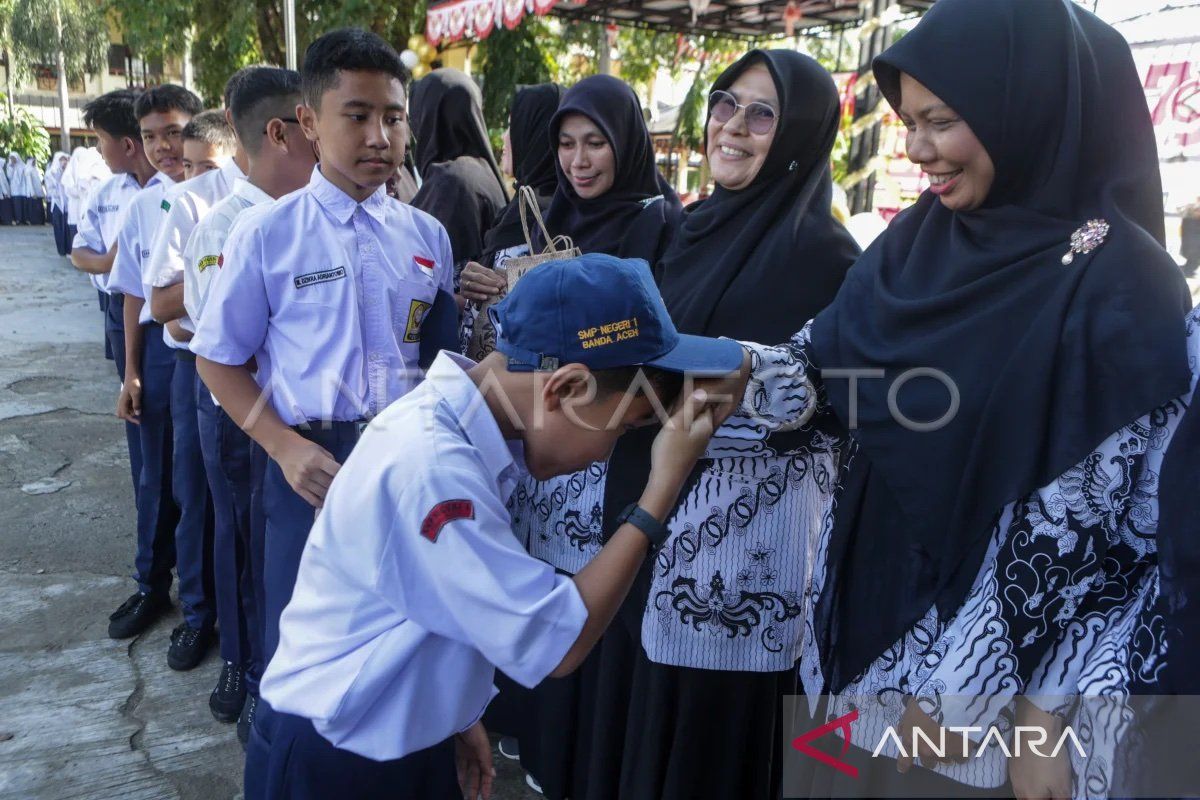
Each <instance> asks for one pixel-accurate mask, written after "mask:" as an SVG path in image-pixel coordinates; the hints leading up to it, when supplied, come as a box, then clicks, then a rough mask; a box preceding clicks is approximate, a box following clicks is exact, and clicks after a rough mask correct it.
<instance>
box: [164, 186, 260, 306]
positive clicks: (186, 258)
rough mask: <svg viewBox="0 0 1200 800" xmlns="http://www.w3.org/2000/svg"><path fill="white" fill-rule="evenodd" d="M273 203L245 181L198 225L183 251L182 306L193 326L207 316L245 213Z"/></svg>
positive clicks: (214, 207) (258, 189)
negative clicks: (212, 291) (225, 256)
mask: <svg viewBox="0 0 1200 800" xmlns="http://www.w3.org/2000/svg"><path fill="white" fill-rule="evenodd" d="M272 202H274V198H272V197H271V195H269V194H267V193H266V192H264V191H263V190H262V189H260V188H258V187H257V186H255V185H254V184H252V183H251V182H250V181H248V180H246V179H245V178H239V179H237V180H236V181H234V183H233V190H232V191H231V192H230V193H229V196H228V197H226V198H225V199H223V200H221V201H220V202H219V203H217V204H216V205H214V206H213V207H212V210H211V211H209V212H208V216H206V217H204V218H203V219H202V220H200V221H199V222H198V223H197V224H196V229H195V230H193V231H192V235H191V236H190V237H188V241H187V246H185V247H184V248H183V305H184V308H186V309H187V313H188V316H189V317H191V319H192V322H193V324H194V323H195V322H196V321H197V320H199V319H200V315H201V314H202V313H203V312H204V304H205V302H206V301H207V300H208V290H209V287H210V286H211V285H212V279H213V275H215V274H216V273H217V271H218V269H219V268H220V267H219V264H220V262H221V251H222V250H224V249H225V242H226V240H227V239H228V238H229V233H230V231H231V230H233V224H234V223H235V222H237V220H238V219H239V218H240V217H241V215H242V212H243V211H245V210H246V209H248V208H252V207H254V206H259V205H264V204H267V203H272Z"/></svg>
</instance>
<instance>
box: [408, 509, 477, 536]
mask: <svg viewBox="0 0 1200 800" xmlns="http://www.w3.org/2000/svg"><path fill="white" fill-rule="evenodd" d="M456 519H475V504H474V503H472V502H471V501H470V500H443V501H442V502H440V503H438V504H437V505H436V506H434V507H433V508H432V509H430V510H429V513H428V514H426V515H425V520H424V521H423V522H422V523H421V535H422V536H424V537H425V538H426V539H428V540H429V541H431V542H436V541H437V538H438V534H440V533H441V532H442V528H444V527H445V526H446V524H447V523H450V522H453V521H454V520H456Z"/></svg>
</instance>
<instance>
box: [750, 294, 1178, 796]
mask: <svg viewBox="0 0 1200 800" xmlns="http://www.w3.org/2000/svg"><path fill="white" fill-rule="evenodd" d="M1187 340H1188V348H1189V356H1190V363H1191V367H1192V385H1193V386H1195V383H1196V380H1197V376H1198V375H1200V309H1194V310H1193V311H1192V312H1191V313H1190V314H1189V316H1188V318H1187ZM808 345H809V339H808V328H807V327H806V328H805V330H804V331H801V333H799V334H797V336H796V337H795V338H794V339H793V341H792V342H791V343H790V345H788V346H787V347H782V348H755V350H756V365H757V364H763V365H766V364H770V365H771V367H772V370H773V373H774V375H773V377H772V378H771V380H772V381H774V382H775V383H774V384H772V385H768V386H766V387H765V388H764V389H763V392H762V393H761V396H762V397H763V398H766V402H767V404H768V405H770V402H771V398H779V400H782V399H783V396H784V394H786V393H783V392H780V391H779V388H778V382H779V381H782V380H786V376H787V375H788V374H791V375H792V376H793V380H795V379H796V378H797V376H799V375H800V374H801V372H804V371H807V370H808V368H809V361H808V358H809V353H808ZM756 369H757V367H756ZM1190 396H1191V392H1190V391H1189V392H1188V394H1187V395H1184V396H1182V397H1180V398H1177V399H1175V400H1172V401H1170V402H1167V403H1165V404H1163V405H1162V406H1160V407H1158V408H1156V409H1154V410H1153V411H1151V412H1150V413H1148V414H1146V415H1145V416H1142V417H1140V418H1139V419H1137V420H1134V421H1132V422H1131V423H1129V424H1128V425H1126V426H1125V427H1123V428H1121V429H1120V430H1118V431H1117V432H1115V433H1113V434H1112V435H1111V436H1109V437H1108V438H1106V439H1105V440H1104V441H1103V442H1101V443H1100V444H1099V445H1098V446H1097V447H1096V448H1095V449H1094V450H1093V452H1092V453H1091V454H1089V455H1088V456H1087V457H1086V458H1085V459H1083V461H1081V462H1080V463H1079V464H1077V465H1076V466H1075V467H1073V468H1071V469H1070V470H1068V471H1067V472H1066V473H1064V474H1063V475H1062V476H1060V477H1059V478H1058V479H1056V480H1055V481H1053V482H1051V483H1050V484H1048V485H1046V486H1044V487H1042V488H1041V489H1039V490H1038V491H1036V492H1033V493H1032V494H1030V495H1028V496H1027V497H1024V498H1022V499H1020V500H1019V501H1017V502H1014V503H1011V504H1009V505H1008V506H1006V507H1005V508H1004V509H1002V510H1001V511H1000V513H999V514H998V518H997V522H996V524H995V526H994V528H993V530H992V533H991V538H990V542H989V548H988V553H987V557H986V559H985V562H984V565H983V567H982V569H981V570H980V571H979V573H978V574H977V576H976V578H975V581H974V584H973V586H972V589H971V592H970V594H969V595H968V597H967V600H966V602H965V603H964V604H963V606H962V607H961V608H960V609H959V610H958V612H957V613H956V614H955V615H954V616H953V617H952V618H951V619H948V620H942V619H939V617H938V615H937V613H936V609H933V608H931V609H930V610H929V612H928V613H927V614H926V615H925V617H924V618H923V619H922V620H920V621H919V622H918V623H917V624H916V625H914V626H913V627H912V628H911V629H910V630H909V631H908V632H907V633H906V634H905V635H904V636H903V637H902V638H901V639H900V640H899V641H897V642H895V643H894V644H893V645H892V646H891V647H890V648H888V649H887V651H886V652H884V653H882V654H880V656H879V657H878V658H877V659H876V660H875V661H874V662H873V663H872V664H871V665H870V667H868V668H867V669H866V670H865V671H864V672H863V673H862V674H860V675H859V676H858V677H857V678H856V679H855V680H854V681H852V682H851V683H850V685H848V686H847V687H846V688H845V689H844V690H843V692H841V693H840V695H839V697H838V699H837V700H835V701H834V704H833V707H831V708H830V709H829V715H830V716H831V717H833V716H839V715H841V714H843V713H846V712H848V711H849V710H850V704H851V703H852V702H853V703H854V704H855V706H856V707H857V708H858V711H859V715H860V716H859V721H858V722H856V723H855V738H856V740H861V741H865V742H869V743H871V744H869V745H868V746H869V747H873V746H874V744H875V743H877V742H879V741H880V739H881V738H882V737H883V734H884V731H885V730H886V728H887V726H889V725H898V723H899V720H900V716H901V714H902V712H903V710H904V706H905V702H906V698H907V697H908V696H915V697H917V698H921V699H922V701H923V707H925V708H927V709H928V710H930V712H931V716H933V717H934V719H935V720H937V721H938V722H939V723H941V724H942V725H944V726H947V727H949V726H972V725H974V726H982V727H987V726H989V725H996V726H997V727H999V728H1000V729H1001V730H1009V729H1011V726H1012V724H1013V722H1012V701H1013V698H1014V697H1015V696H1016V695H1018V694H1021V695H1025V696H1026V697H1028V698H1029V699H1030V700H1032V701H1034V702H1035V703H1037V704H1039V705H1042V706H1044V707H1045V708H1046V710H1048V711H1055V712H1058V713H1062V714H1064V715H1066V717H1067V721H1068V723H1069V724H1072V725H1073V727H1074V728H1075V729H1077V730H1080V731H1084V732H1085V733H1084V734H1083V736H1084V738H1085V739H1086V741H1084V742H1083V745H1084V750H1085V752H1087V753H1088V756H1087V757H1086V758H1081V757H1079V755H1078V753H1077V752H1075V751H1074V750H1073V749H1071V748H1067V751H1068V752H1070V753H1071V757H1072V761H1073V764H1072V766H1073V769H1074V773H1075V775H1076V784H1075V795H1076V796H1077V797H1085V796H1086V797H1096V796H1104V795H1105V794H1106V793H1107V788H1108V786H1109V785H1110V783H1111V778H1112V774H1111V769H1112V764H1113V763H1114V758H1113V753H1114V750H1115V747H1116V745H1117V743H1119V742H1120V741H1121V737H1122V736H1123V735H1124V733H1125V732H1126V730H1127V728H1128V725H1129V717H1128V715H1120V714H1117V715H1105V716H1104V717H1103V718H1097V717H1098V715H1094V714H1093V711H1092V709H1091V708H1089V707H1087V706H1085V705H1082V704H1074V703H1071V702H1069V701H1071V700H1073V699H1075V698H1078V697H1079V696H1101V695H1102V696H1105V697H1107V698H1110V699H1112V698H1115V699H1121V698H1124V697H1126V696H1128V695H1129V693H1130V692H1131V690H1134V689H1136V690H1137V691H1140V692H1143V693H1145V692H1153V691H1154V685H1155V683H1156V682H1157V676H1158V673H1159V672H1160V671H1161V669H1162V666H1163V664H1164V663H1165V661H1164V660H1165V658H1166V655H1167V654H1166V647H1165V642H1164V639H1163V625H1162V610H1161V608H1160V607H1159V605H1160V602H1159V597H1158V588H1157V587H1158V575H1157V565H1156V558H1155V555H1156V546H1155V536H1156V533H1157V527H1158V475H1159V470H1160V468H1161V465H1162V460H1163V456H1164V454H1165V452H1166V450H1167V447H1168V445H1169V444H1170V441H1171V436H1172V434H1173V433H1174V431H1175V429H1176V428H1177V427H1178V425H1179V422H1180V420H1181V418H1182V417H1183V415H1184V414H1185V413H1186V412H1187V410H1188V407H1187V402H1186V401H1187V398H1189V397H1190ZM812 398H813V400H814V401H815V402H818V403H820V402H821V399H822V395H821V394H820V393H816V394H813V395H812ZM793 411H794V407H793V408H783V407H780V408H778V409H776V411H775V413H774V414H773V415H768V416H772V417H773V418H786V417H787V415H788V414H789V413H792V412H793ZM826 413H828V410H827V409H826V408H824V407H820V406H819V407H818V408H817V410H816V416H815V417H814V423H815V422H816V420H817V419H818V418H819V417H821V416H822V415H823V414H826ZM837 446H838V447H840V448H841V449H842V451H843V454H844V455H843V468H844V467H845V463H846V462H848V460H849V459H851V458H853V457H854V454H853V452H852V451H853V446H852V445H850V444H848V443H846V442H842V443H841V444H840V445H837ZM829 530H830V526H829V525H828V524H826V525H821V526H813V527H812V528H810V529H809V531H808V536H809V541H808V542H807V544H806V545H803V546H802V549H805V550H806V551H807V553H806V558H807V561H806V564H807V565H811V584H810V586H811V588H810V590H809V591H808V592H807V593H806V594H805V595H804V603H803V606H804V607H803V610H802V617H803V626H804V632H803V642H802V653H801V657H800V661H799V664H798V665H797V669H798V671H799V678H800V681H801V684H802V685H803V687H804V690H805V692H806V693H807V694H808V695H809V697H810V698H815V697H816V696H817V695H819V694H821V693H822V691H824V688H825V683H824V677H823V675H822V671H821V663H822V661H821V653H820V651H819V646H818V643H817V641H816V637H815V633H814V631H815V627H814V620H813V609H814V606H815V601H816V598H817V597H818V596H819V594H820V591H821V589H822V587H823V584H824V581H825V568H826V559H825V550H826V547H827V545H828V533H829ZM807 568H809V567H807V566H806V569H807ZM960 698H961V699H960ZM864 699H868V700H869V701H870V702H869V703H867V704H864V702H863V701H864ZM1063 701H1066V702H1063ZM889 748H890V749H891V751H892V752H890V753H889ZM883 752H884V753H888V754H890V755H892V756H893V757H894V756H895V755H897V753H896V752H894V746H893V745H891V744H888V745H885V747H884V750H883ZM936 769H937V771H938V772H940V773H942V774H944V775H946V776H947V777H950V778H953V779H955V780H958V781H961V782H963V783H967V784H970V785H974V786H981V787H983V786H998V785H1000V784H1001V783H1003V782H1004V780H1005V779H1006V777H1007V768H1006V763H1005V758H1004V756H1003V753H1002V752H1001V751H1000V750H999V748H995V747H993V748H988V749H987V752H985V753H984V754H983V755H981V756H980V757H978V758H972V759H971V760H969V761H968V762H967V763H965V764H961V765H939V766H938V767H937V768H936Z"/></svg>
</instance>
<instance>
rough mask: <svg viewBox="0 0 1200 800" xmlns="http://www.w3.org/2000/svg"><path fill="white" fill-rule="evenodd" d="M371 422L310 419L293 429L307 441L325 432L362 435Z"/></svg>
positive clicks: (294, 426) (362, 420)
mask: <svg viewBox="0 0 1200 800" xmlns="http://www.w3.org/2000/svg"><path fill="white" fill-rule="evenodd" d="M369 424H370V421H369V420H365V419H351V420H330V419H310V420H308V421H307V422H303V423H301V424H299V425H292V426H291V428H292V430H294V431H295V432H296V433H298V434H300V435H301V436H303V437H304V438H305V439H309V440H311V439H313V438H314V437H318V436H320V434H321V433H323V432H331V433H334V434H337V433H354V434H356V435H357V434H360V433H362V432H363V431H364V430H366V428H367V425H369Z"/></svg>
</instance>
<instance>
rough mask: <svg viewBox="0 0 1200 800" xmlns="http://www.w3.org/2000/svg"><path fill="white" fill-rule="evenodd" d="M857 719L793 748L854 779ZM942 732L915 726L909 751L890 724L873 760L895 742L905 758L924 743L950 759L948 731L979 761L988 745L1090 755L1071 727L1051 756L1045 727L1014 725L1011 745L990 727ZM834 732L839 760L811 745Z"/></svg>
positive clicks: (1015, 751) (832, 725)
mask: <svg viewBox="0 0 1200 800" xmlns="http://www.w3.org/2000/svg"><path fill="white" fill-rule="evenodd" d="M857 719H858V709H854V710H853V711H851V712H850V713H849V714H844V715H842V716H840V717H838V718H837V719H834V720H830V721H829V722H826V723H825V724H824V725H821V726H820V727H817V728H813V729H812V730H811V731H808V732H807V733H804V734H802V735H800V736H797V737H796V738H795V739H793V740H792V747H793V749H795V750H798V751H800V752H801V753H804V754H805V755H806V756H811V757H812V758H815V759H816V760H817V761H820V762H821V763H822V764H826V765H827V766H830V767H833V768H834V769H836V770H837V771H839V772H842V773H845V774H846V775H849V776H850V777H851V778H857V777H858V768H857V767H855V766H854V765H852V764H848V763H846V762H845V761H843V760H841V759H844V758H845V757H846V753H848V752H849V751H850V745H851V743H852V730H851V725H852V724H853V723H854V722H855V721H856V720H857ZM940 730H941V733H940V736H939V737H938V740H937V741H934V740H933V738H932V737H930V736H929V734H927V733H926V732H925V731H924V730H923V729H922V728H920V727H917V726H913V727H912V728H911V729H910V730H909V731H907V732H908V733H909V734H910V736H909V741H908V742H907V744H908V745H910V746H909V747H907V748H906V747H905V744H906V742H905V739H904V737H903V736H901V735H900V733H899V732H898V731H897V729H896V728H895V727H894V726H892V725H889V726H888V727H887V728H885V729H884V731H883V734H882V735H881V736H880V737H879V743H878V744H876V745H875V748H874V749H873V750H872V751H871V758H879V757H880V754H881V753H882V752H883V748H884V745H885V744H887V743H888V742H891V743H892V744H893V745H895V748H896V750H897V751H898V752H899V755H900V756H902V757H907V756H913V757H916V755H917V753H918V745H919V744H920V743H921V742H924V744H925V750H926V751H927V752H931V753H932V754H933V755H935V756H936V757H938V758H946V753H947V747H946V736H947V732H949V733H950V734H952V735H960V736H961V737H962V739H961V743H956V745H955V748H954V750H955V751H956V752H959V753H962V752H967V753H972V752H973V753H974V754H975V758H979V757H980V756H982V755H983V753H984V752H985V751H986V749H987V747H988V745H993V746H995V747H997V748H998V749H999V750H1000V752H1002V753H1003V754H1004V755H1005V757H1007V758H1013V757H1019V756H1020V755H1021V753H1022V752H1023V748H1028V749H1029V751H1030V752H1032V753H1033V754H1034V755H1036V756H1040V757H1042V758H1046V757H1051V758H1053V757H1055V756H1057V755H1058V754H1059V753H1060V752H1062V749H1063V747H1064V746H1066V745H1067V744H1068V743H1069V744H1070V746H1071V747H1073V748H1074V749H1075V752H1076V753H1077V754H1078V755H1079V757H1080V758H1087V753H1086V752H1085V751H1084V749H1083V744H1082V743H1081V742H1080V741H1079V736H1078V735H1077V734H1076V733H1075V731H1074V729H1073V728H1071V726H1069V725H1068V726H1065V727H1064V728H1063V730H1062V733H1061V734H1059V736H1058V740H1057V741H1056V742H1055V743H1054V747H1053V749H1052V750H1050V752H1048V753H1047V752H1043V750H1041V749H1040V748H1041V747H1042V746H1043V745H1046V744H1047V743H1048V742H1049V741H1050V736H1049V734H1048V733H1047V731H1046V729H1045V728H1042V727H1039V726H1036V725H1017V726H1014V728H1013V729H1012V737H1011V742H1010V740H1009V737H1008V736H1006V735H1005V734H1004V733H1003V732H1002V731H1001V730H1000V729H999V728H997V727H995V726H990V727H987V728H982V727H979V726H975V725H972V726H950V727H947V728H941V729H940ZM834 731H841V733H842V751H841V753H840V754H839V757H838V758H835V757H833V756H831V755H829V754H828V753H823V752H821V751H820V750H818V749H816V748H815V747H813V746H812V744H811V743H812V742H813V741H814V740H816V739H820V738H821V737H822V736H824V735H826V734H828V733H832V732H834ZM972 733H976V734H978V733H983V734H984V736H983V738H982V740H980V742H979V744H975V742H974V741H973V740H969V739H968V736H969V734H972ZM883 757H884V758H889V757H890V756H889V755H887V754H884V756H883Z"/></svg>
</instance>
